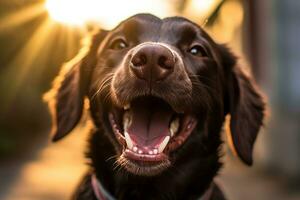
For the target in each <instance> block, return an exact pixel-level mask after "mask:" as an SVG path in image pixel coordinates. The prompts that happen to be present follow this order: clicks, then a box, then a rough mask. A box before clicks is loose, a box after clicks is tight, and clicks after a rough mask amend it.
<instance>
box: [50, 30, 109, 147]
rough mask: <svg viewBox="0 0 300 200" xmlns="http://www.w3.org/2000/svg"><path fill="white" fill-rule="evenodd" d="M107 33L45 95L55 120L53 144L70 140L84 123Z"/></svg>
mask: <svg viewBox="0 0 300 200" xmlns="http://www.w3.org/2000/svg"><path fill="white" fill-rule="evenodd" d="M106 33H107V31H102V30H101V31H99V32H98V33H97V34H95V35H94V36H93V37H91V38H92V39H91V40H90V42H89V44H87V45H86V46H85V47H83V48H82V50H81V52H80V53H79V54H78V55H77V56H76V57H75V58H74V59H72V60H71V61H69V62H68V63H67V64H65V65H64V66H63V67H62V70H61V71H60V73H59V75H58V76H57V77H56V78H55V80H54V83H53V87H52V89H51V90H50V91H49V92H48V93H47V94H46V95H45V99H46V101H47V102H48V104H49V107H50V110H51V113H52V118H53V127H52V134H53V138H52V140H53V141H57V140H60V139H61V138H63V137H64V136H66V135H67V134H68V133H69V132H71V131H72V130H73V129H74V128H75V126H76V125H77V123H78V122H79V120H80V119H81V115H82V112H83V105H84V97H85V95H86V93H87V91H88V86H89V81H90V74H91V71H92V68H93V66H94V65H95V62H96V54H97V49H98V48H99V45H100V43H101V41H102V40H103V38H104V37H105V35H106Z"/></svg>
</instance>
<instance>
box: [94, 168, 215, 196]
mask: <svg viewBox="0 0 300 200" xmlns="http://www.w3.org/2000/svg"><path fill="white" fill-rule="evenodd" d="M91 184H92V188H93V191H94V194H95V196H96V198H97V200H117V199H116V198H115V197H113V196H112V195H111V194H110V193H109V192H108V191H107V190H106V189H105V188H104V187H103V185H102V184H101V182H100V181H99V180H98V179H97V177H96V175H95V174H93V175H92V177H91ZM213 188H214V187H213V184H211V185H210V187H209V188H208V189H207V190H206V192H205V193H204V194H203V195H202V197H200V198H199V199H198V200H209V199H210V198H211V196H212V193H213Z"/></svg>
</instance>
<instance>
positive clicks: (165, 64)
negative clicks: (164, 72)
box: [158, 56, 175, 69]
mask: <svg viewBox="0 0 300 200" xmlns="http://www.w3.org/2000/svg"><path fill="white" fill-rule="evenodd" d="M174 64H175V62H174V60H173V59H172V58H169V57H166V56H160V57H159V58H158V65H159V66H160V67H162V68H165V69H172V68H173V67H174Z"/></svg>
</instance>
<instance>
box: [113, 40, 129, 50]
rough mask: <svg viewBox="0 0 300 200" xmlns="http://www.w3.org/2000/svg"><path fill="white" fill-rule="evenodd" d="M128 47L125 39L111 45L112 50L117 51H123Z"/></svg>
mask: <svg viewBox="0 0 300 200" xmlns="http://www.w3.org/2000/svg"><path fill="white" fill-rule="evenodd" d="M127 47H128V44H127V43H126V42H125V41H124V40H123V39H117V40H115V41H114V42H113V43H112V44H111V45H110V48H111V49H115V50H121V49H125V48H127Z"/></svg>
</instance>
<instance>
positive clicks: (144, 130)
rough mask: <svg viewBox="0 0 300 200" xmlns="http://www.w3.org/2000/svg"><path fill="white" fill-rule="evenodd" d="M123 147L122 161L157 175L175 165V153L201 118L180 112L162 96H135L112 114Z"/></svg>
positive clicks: (123, 164) (137, 170) (128, 167)
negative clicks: (173, 159)
mask: <svg viewBox="0 0 300 200" xmlns="http://www.w3.org/2000/svg"><path fill="white" fill-rule="evenodd" d="M108 115H109V116H108V118H109V121H110V125H111V127H112V130H113V132H114V135H115V137H116V139H117V141H118V143H119V145H120V147H121V148H120V149H122V151H121V153H120V155H119V158H118V159H117V162H118V164H119V165H120V166H121V167H123V168H125V169H126V170H127V171H128V172H130V173H133V174H135V175H140V176H154V175H157V174H159V173H162V172H163V171H164V170H166V169H167V168H168V167H169V166H170V165H171V156H170V155H171V153H172V152H175V151H176V150H177V149H179V148H180V147H181V146H182V145H183V144H184V143H185V141H186V140H187V139H188V137H189V136H190V134H191V133H192V131H193V129H194V128H195V127H196V124H197V120H196V118H195V117H194V115H193V114H190V113H177V112H176V111H174V109H173V108H172V106H171V105H170V104H169V103H168V102H166V101H165V100H163V99H161V98H156V97H153V96H143V97H137V98H134V99H133V100H132V101H131V102H130V103H129V104H127V105H124V106H123V108H121V107H119V106H113V107H112V109H111V110H110V112H109V114H108Z"/></svg>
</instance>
